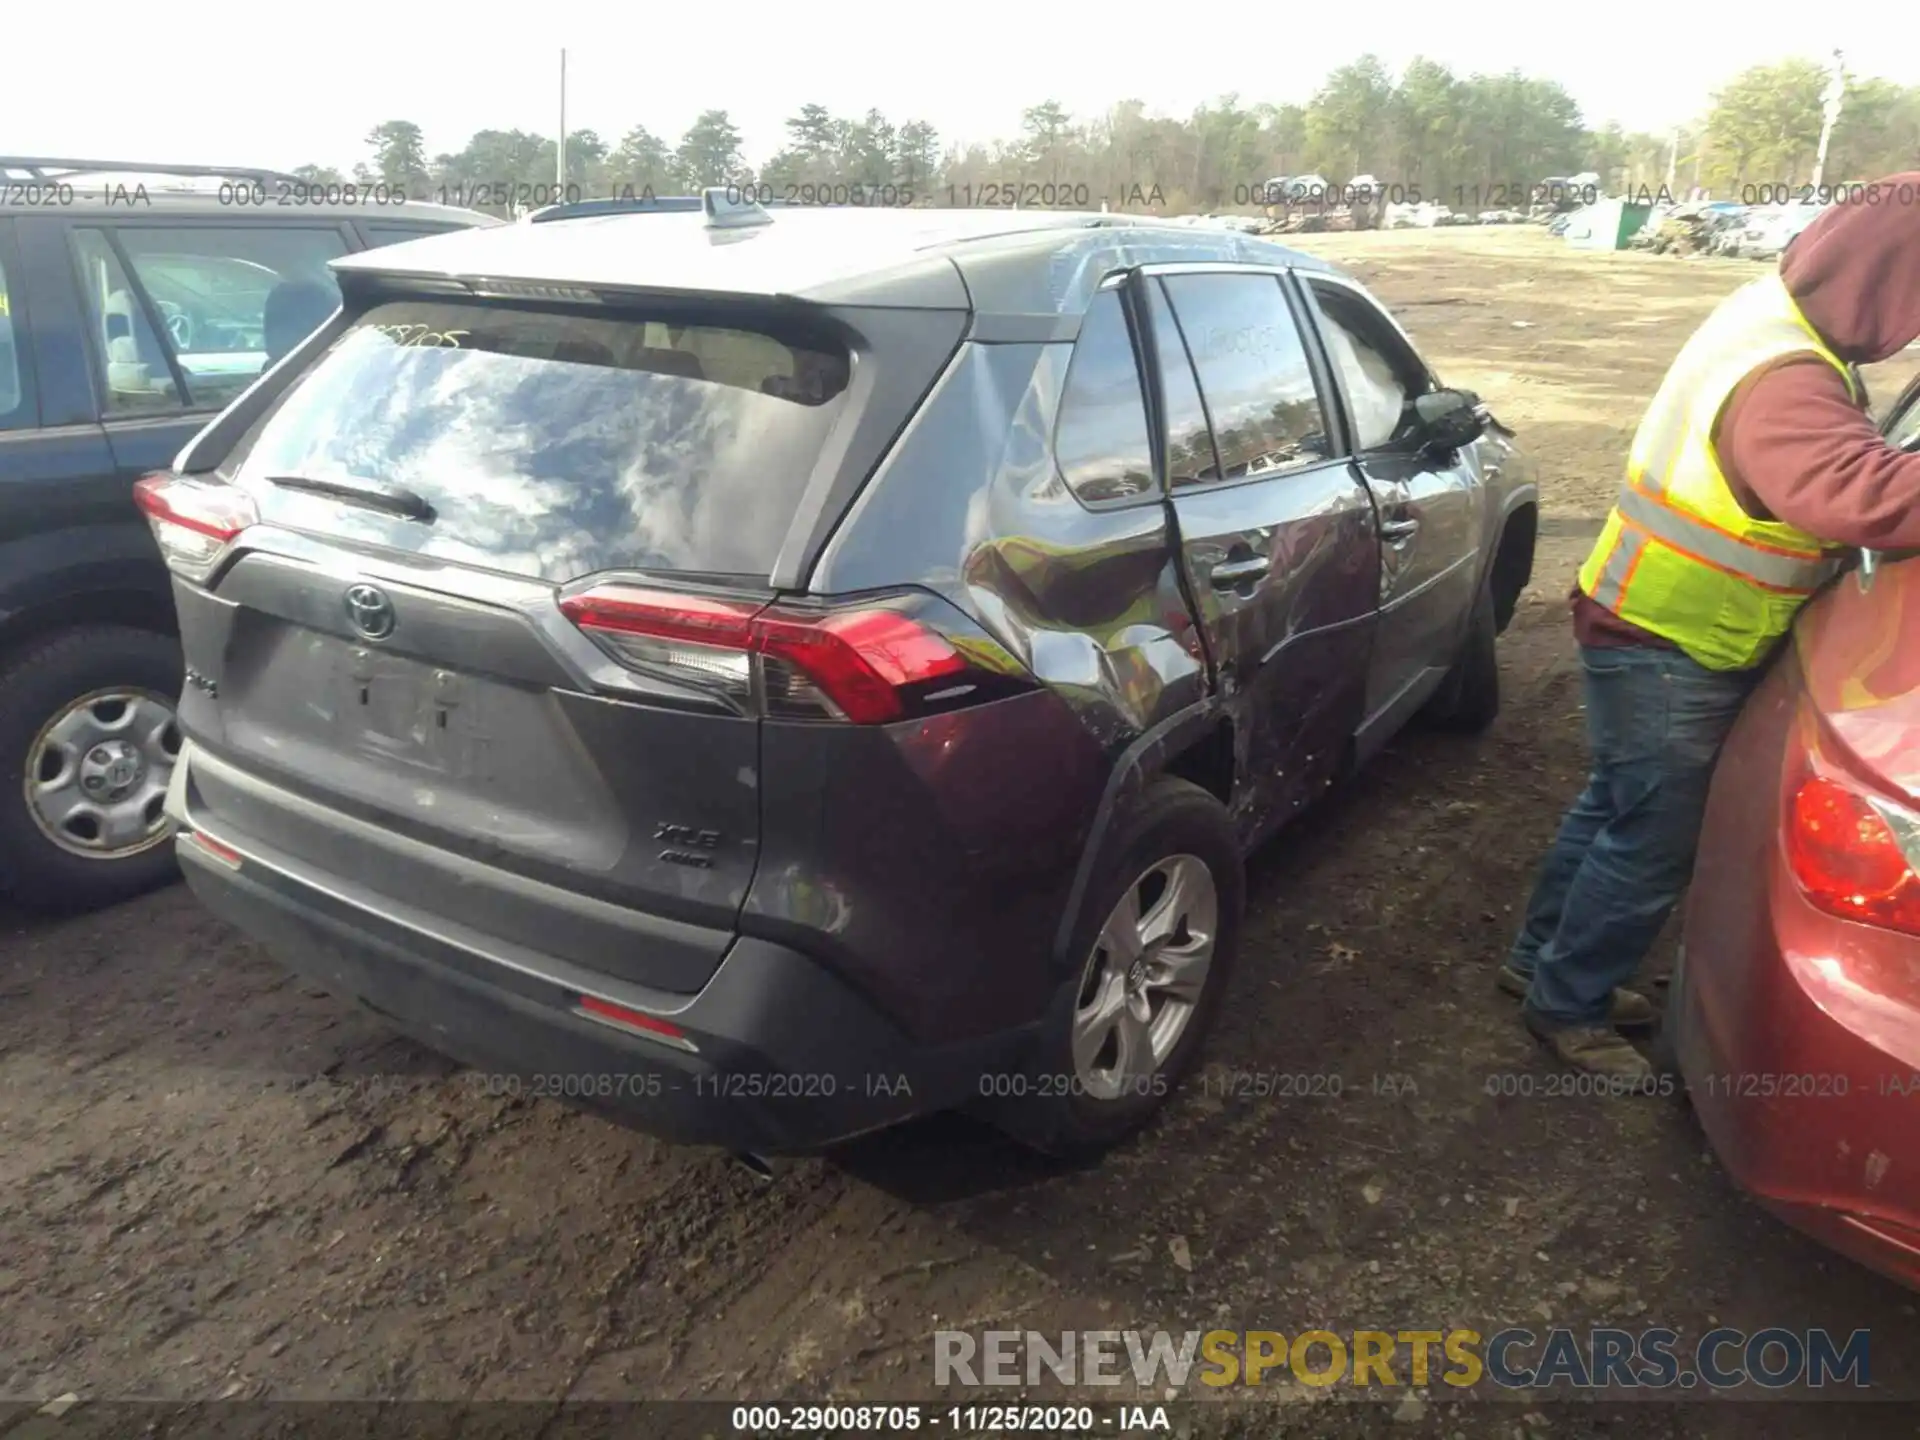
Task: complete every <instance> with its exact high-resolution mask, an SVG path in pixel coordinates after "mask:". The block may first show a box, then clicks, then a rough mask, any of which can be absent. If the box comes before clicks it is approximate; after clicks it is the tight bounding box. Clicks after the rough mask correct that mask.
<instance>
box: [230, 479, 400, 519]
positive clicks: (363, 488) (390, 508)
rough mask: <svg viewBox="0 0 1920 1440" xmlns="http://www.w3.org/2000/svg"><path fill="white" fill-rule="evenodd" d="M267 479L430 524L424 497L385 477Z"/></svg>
mask: <svg viewBox="0 0 1920 1440" xmlns="http://www.w3.org/2000/svg"><path fill="white" fill-rule="evenodd" d="M266 481H267V483H268V484H269V485H281V486H284V487H286V488H287V489H289V490H307V491H311V492H312V493H313V494H315V495H327V496H330V497H332V498H333V499H335V500H344V501H345V502H346V503H347V504H349V505H365V506H367V507H368V508H369V509H373V510H385V511H386V512H387V513H388V514H390V515H399V516H402V517H404V518H405V519H408V520H419V521H421V522H423V523H425V524H432V523H433V506H432V505H431V504H430V503H429V502H428V500H427V497H426V496H424V495H422V494H421V493H420V492H419V491H417V490H409V489H407V487H406V486H404V485H389V484H387V483H386V482H385V481H384V480H319V479H315V478H314V477H313V476H311V475H269V476H267V477H266Z"/></svg>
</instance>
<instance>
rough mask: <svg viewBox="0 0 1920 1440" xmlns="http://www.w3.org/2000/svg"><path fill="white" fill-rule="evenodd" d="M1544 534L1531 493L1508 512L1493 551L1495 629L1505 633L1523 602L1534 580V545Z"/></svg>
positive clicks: (1490, 581) (1489, 580)
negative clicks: (1523, 592)
mask: <svg viewBox="0 0 1920 1440" xmlns="http://www.w3.org/2000/svg"><path fill="white" fill-rule="evenodd" d="M1539 537H1540V506H1539V503H1538V502H1537V501H1536V500H1534V499H1533V498H1532V497H1531V496H1529V497H1528V498H1526V499H1524V500H1522V501H1520V502H1519V503H1518V504H1516V505H1514V506H1513V507H1512V508H1511V509H1510V510H1508V511H1507V513H1506V516H1505V517H1504V518H1503V519H1502V521H1501V524H1500V539H1499V541H1498V542H1497V543H1496V544H1495V546H1494V550H1493V560H1492V562H1491V564H1490V567H1489V570H1488V575H1487V584H1488V588H1489V589H1490V590H1491V591H1492V592H1493V620H1494V628H1495V630H1496V631H1497V632H1498V633H1500V634H1503V635H1504V634H1505V633H1506V630H1507V626H1509V625H1510V624H1512V623H1513V614H1514V611H1515V610H1517V609H1518V608H1519V605H1520V593H1521V592H1522V591H1523V590H1525V589H1526V588H1527V585H1528V582H1530V581H1531V580H1532V579H1533V555H1534V547H1535V546H1536V545H1537V543H1538V542H1539Z"/></svg>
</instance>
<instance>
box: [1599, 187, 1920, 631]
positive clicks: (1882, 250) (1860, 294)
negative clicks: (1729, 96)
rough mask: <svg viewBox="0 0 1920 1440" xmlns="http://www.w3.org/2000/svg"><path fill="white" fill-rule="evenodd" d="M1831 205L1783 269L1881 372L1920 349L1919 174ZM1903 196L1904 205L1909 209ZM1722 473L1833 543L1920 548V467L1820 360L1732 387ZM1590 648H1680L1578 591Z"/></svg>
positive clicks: (1716, 440)
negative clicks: (1918, 342) (1883, 434)
mask: <svg viewBox="0 0 1920 1440" xmlns="http://www.w3.org/2000/svg"><path fill="white" fill-rule="evenodd" d="M1874 188H1875V189H1876V190H1877V191H1878V197H1877V200H1875V199H1869V198H1868V197H1867V196H1862V197H1860V198H1858V199H1850V200H1848V201H1847V202H1845V203H1843V204H1838V205H1834V206H1832V207H1831V208H1830V209H1828V210H1827V211H1826V212H1825V213H1824V214H1822V215H1821V216H1820V218H1819V219H1817V220H1815V221H1814V222H1813V223H1812V224H1811V225H1809V226H1808V227H1807V228H1806V229H1805V230H1804V231H1803V232H1802V233H1801V234H1800V236H1799V238H1798V239H1796V240H1795V241H1794V242H1793V244H1792V245H1791V246H1790V247H1789V248H1788V250H1787V253H1786V254H1784V255H1782V256H1781V257H1780V278H1781V280H1782V281H1783V282H1784V283H1785V284H1786V287H1787V293H1788V294H1790V295H1792V296H1793V298H1794V302H1795V303H1796V304H1798V305H1799V307H1800V313H1801V314H1802V315H1804V316H1806V318H1807V323H1808V324H1810V325H1812V326H1813V328H1814V329H1815V330H1817V331H1818V332H1819V333H1820V336H1821V338H1822V339H1824V340H1825V341H1826V342H1827V344H1828V346H1829V347H1830V348H1831V349H1832V350H1833V352H1834V354H1836V355H1838V356H1839V357H1840V358H1841V359H1842V360H1845V361H1847V362H1848V363H1849V364H1854V365H1871V364H1873V363H1875V362H1876V361H1880V360H1885V359H1888V358H1890V357H1891V356H1894V355H1897V354H1899V353H1900V351H1902V350H1904V349H1905V348H1906V347H1907V346H1908V345H1910V344H1912V343H1913V341H1914V340H1915V339H1916V338H1920V171H1916V172H1910V173H1907V174H1904V175H1893V176H1889V177H1888V178H1887V179H1885V180H1881V181H1879V182H1878V184H1877V186H1876V187H1874ZM1903 190H1904V195H1905V198H1904V199H1903V198H1902V192H1903ZM1713 444H1714V449H1715V451H1716V452H1717V454H1718V455H1719V459H1720V471H1721V473H1722V474H1724V475H1725V476H1726V477H1727V485H1728V487H1729V488H1730V489H1731V490H1732V491H1733V495H1734V498H1735V499H1736V500H1738V501H1739V502H1740V508H1741V509H1743V510H1745V511H1746V512H1747V513H1748V514H1749V515H1751V516H1753V517H1754V518H1755V519H1756V520H1784V521H1786V522H1787V523H1788V524H1790V525H1794V526H1797V527H1799V528H1800V529H1802V530H1805V531H1806V532H1807V533H1808V534H1810V535H1818V536H1819V537H1820V538H1821V539H1823V540H1828V541H1831V542H1833V543H1835V544H1840V545H1848V546H1854V547H1865V548H1871V549H1875V550H1906V549H1912V548H1916V547H1920V455H1903V454H1902V453H1901V452H1900V451H1898V450H1895V449H1894V448H1893V447H1892V446H1890V445H1888V444H1887V443H1886V442H1885V441H1884V440H1882V439H1881V438H1880V431H1879V428H1878V427H1877V426H1876V425H1875V424H1874V422H1873V419H1872V417H1870V416H1869V415H1868V414H1867V413H1866V409H1865V407H1864V406H1862V405H1859V404H1856V403H1855V402H1854V400H1853V399H1852V397H1851V396H1849V395H1848V394H1847V387H1846V385H1845V383H1844V382H1842V380H1841V379H1840V376H1839V373H1838V372H1837V371H1835V370H1834V368H1833V367H1832V366H1831V365H1829V364H1828V363H1827V362H1826V361H1825V360H1823V359H1821V358H1820V357H1819V356H1818V355H1816V354H1814V353H1813V352H1812V351H1811V350H1808V351H1803V352H1800V353H1797V354H1793V355H1784V356H1781V357H1780V358H1779V359H1777V360H1773V361H1771V362H1769V363H1768V364H1766V365H1762V366H1760V367H1759V368H1757V369H1756V370H1754V372H1753V373H1752V374H1750V375H1748V376H1747V377H1746V379H1744V380H1742V381H1741V382H1740V383H1739V384H1738V385H1737V386H1735V387H1734V391H1733V394H1732V395H1730V396H1729V397H1728V398H1727V403H1726V405H1725V406H1724V407H1723V408H1722V409H1721V411H1720V420H1719V423H1718V424H1716V425H1715V426H1714V432H1713ZM1573 628H1574V635H1575V637H1576V638H1577V639H1578V640H1579V642H1580V643H1581V644H1582V645H1599V646H1620V645H1656V646H1661V647H1666V648H1671V646H1669V644H1668V642H1667V641H1666V640H1664V639H1662V638H1661V637H1659V636H1657V635H1651V634H1649V633H1648V632H1646V631H1645V630H1642V629H1641V628H1640V627H1639V626H1637V625H1629V624H1628V623H1627V622H1626V621H1624V620H1622V619H1620V617H1619V616H1617V615H1615V614H1614V613H1613V612H1612V611H1610V610H1608V609H1606V608H1605V607H1603V606H1601V605H1598V604H1596V603H1594V602H1593V601H1592V600H1589V599H1588V598H1587V597H1586V596H1585V595H1583V594H1581V593H1580V590H1579V587H1578V586H1577V585H1576V586H1575V588H1574V592H1573Z"/></svg>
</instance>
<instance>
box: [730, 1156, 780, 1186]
mask: <svg viewBox="0 0 1920 1440" xmlns="http://www.w3.org/2000/svg"><path fill="white" fill-rule="evenodd" d="M731 1158H732V1160H733V1163H734V1164H736V1165H738V1166H740V1167H741V1168H742V1169H744V1170H745V1171H746V1172H747V1173H748V1174H749V1175H751V1176H753V1178H754V1179H756V1180H758V1181H759V1182H760V1183H761V1184H762V1185H771V1184H772V1183H773V1181H774V1174H773V1166H772V1165H771V1164H770V1163H769V1162H768V1160H767V1158H766V1157H765V1156H764V1155H755V1154H754V1153H752V1152H751V1151H749V1150H735V1151H733V1152H731Z"/></svg>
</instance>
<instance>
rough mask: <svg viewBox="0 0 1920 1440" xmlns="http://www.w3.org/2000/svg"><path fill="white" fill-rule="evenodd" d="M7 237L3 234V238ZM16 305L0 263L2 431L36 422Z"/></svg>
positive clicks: (0, 413) (2, 265)
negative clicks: (25, 375) (29, 400)
mask: <svg viewBox="0 0 1920 1440" xmlns="http://www.w3.org/2000/svg"><path fill="white" fill-rule="evenodd" d="M4 239H5V236H4V235H0V241H3V240H4ZM14 310H15V307H14V305H13V302H12V297H11V294H10V292H9V291H8V289H7V267H6V265H5V264H4V263H0V430H24V429H25V428H26V427H27V426H29V425H31V424H33V416H32V415H31V414H29V413H28V412H29V406H28V404H27V386H26V382H25V380H23V379H22V378H21V375H22V369H21V367H22V361H21V359H20V348H19V347H20V346H21V345H22V344H24V343H25V339H26V337H25V334H24V332H25V329H26V327H25V326H23V325H21V324H20V322H19V320H18V319H17V318H16V317H15V314H14Z"/></svg>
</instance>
